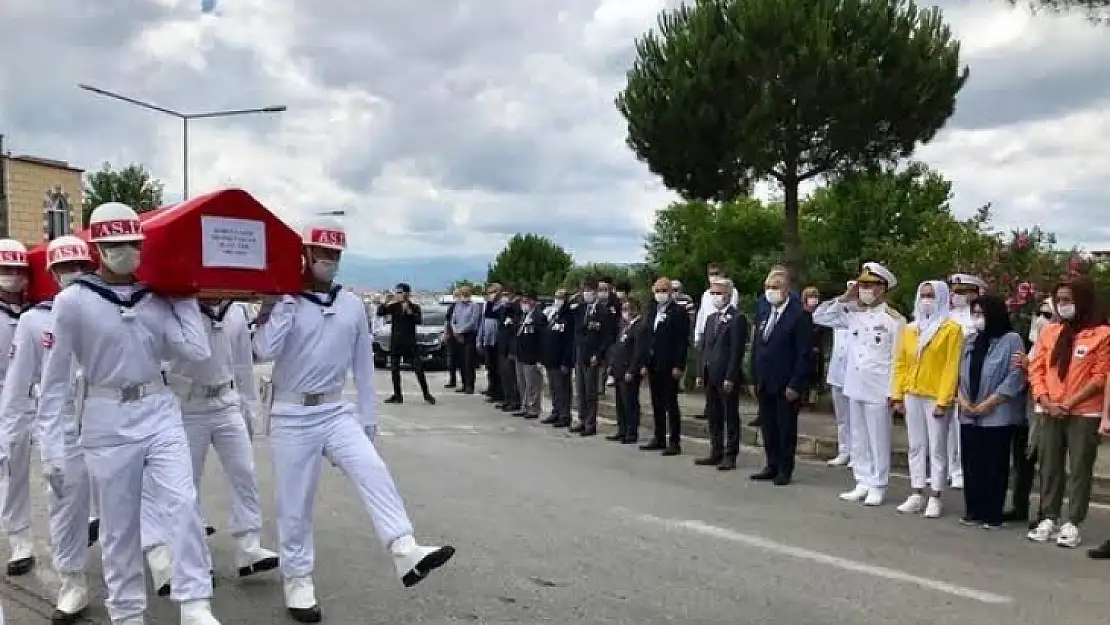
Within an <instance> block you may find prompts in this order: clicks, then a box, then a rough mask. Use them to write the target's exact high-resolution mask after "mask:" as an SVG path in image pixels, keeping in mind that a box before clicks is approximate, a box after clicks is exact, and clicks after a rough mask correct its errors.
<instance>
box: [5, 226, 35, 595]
mask: <svg viewBox="0 0 1110 625" xmlns="http://www.w3.org/2000/svg"><path fill="white" fill-rule="evenodd" d="M26 290H27V248H25V247H23V244H22V243H20V242H19V241H15V240H13V239H0V350H3V352H2V353H0V355H6V354H9V353H10V352H11V345H12V338H13V337H14V336H15V328H16V325H17V324H18V323H19V318H20V316H21V315H22V314H23V311H24V304H25V301H24V293H25V291H26ZM10 361H11V359H10V358H3V357H0V380H3V379H4V378H5V376H6V374H7V371H8V367H9V364H8V363H9V362H10ZM30 390H31V389H30V386H26V387H24V388H21V389H18V392H16V391H17V389H12V391H13V393H14V394H13V396H12V402H11V403H10V404H9V405H8V406H7V407H6V409H5V410H4V412H2V413H0V443H2V444H3V445H4V448H3V449H0V462H4V463H6V465H7V467H6V468H4V467H0V469H3V471H2V472H0V480H3V483H2V485H0V491H2V493H0V519H2V520H3V523H4V529H5V530H6V531H7V533H8V544H9V545H11V548H12V553H11V557H10V558H9V559H8V568H7V570H8V575H26V574H27V573H28V572H30V570H31V568H32V567H33V566H34V563H35V541H34V539H33V538H32V536H31V421H32V420H33V418H34V409H35V407H34V400H33V398H32V397H31V392H30Z"/></svg>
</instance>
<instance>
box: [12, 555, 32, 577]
mask: <svg viewBox="0 0 1110 625" xmlns="http://www.w3.org/2000/svg"><path fill="white" fill-rule="evenodd" d="M34 567H35V556H31V557H29V558H21V559H19V560H12V561H10V562H8V575H10V576H12V577H18V576H20V575H26V574H28V573H30V572H31V569H33V568H34Z"/></svg>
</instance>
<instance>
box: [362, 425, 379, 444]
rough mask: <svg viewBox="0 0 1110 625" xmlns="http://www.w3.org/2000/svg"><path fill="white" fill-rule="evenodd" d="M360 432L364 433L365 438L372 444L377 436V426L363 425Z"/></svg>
mask: <svg viewBox="0 0 1110 625" xmlns="http://www.w3.org/2000/svg"><path fill="white" fill-rule="evenodd" d="M362 431H363V432H366V438H368V439H370V442H371V443H373V442H374V439H375V438H377V436H378V424H376V423H374V424H371V425H364V426H362Z"/></svg>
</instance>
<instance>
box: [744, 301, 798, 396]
mask: <svg viewBox="0 0 1110 625" xmlns="http://www.w3.org/2000/svg"><path fill="white" fill-rule="evenodd" d="M770 316H771V308H770V307H769V306H768V307H767V308H766V309H764V311H763V312H762V313H760V315H759V317H758V319H757V320H756V324H755V328H754V329H753V330H752V332H753V336H752V380H753V381H754V383H755V385H756V387H757V388H759V389H760V390H763V391H767V392H770V393H779V392H782V391H785V390H786V389H787V388H791V389H794V391H795V392H797V393H798V394H800V395H804V394H805V391H806V389H807V388H808V387H809V385H810V384H811V383H812V382H813V380H812V379H810V376H811V375H812V372H813V368H812V366H811V365H810V358H811V357H812V354H813V350H812V342H811V338H810V334H811V333H812V331H813V318H812V316H810V314H809V313H808V312H806V311H805V309H804V308H802V303H801V302H800V301H798V300H797V299H794V298H791V299H790V300H789V302H788V303H787V305H786V308H785V309H783V312H782V316H781V317H780V318H779V320H778V321H776V322H775V326H774V329H772V330H771V335H770V336H769V337H767V339H766V340H764V339H763V329H764V327H765V326H766V324H767V322H768V321H769V319H770Z"/></svg>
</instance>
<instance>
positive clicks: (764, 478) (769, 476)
mask: <svg viewBox="0 0 1110 625" xmlns="http://www.w3.org/2000/svg"><path fill="white" fill-rule="evenodd" d="M776 477H778V472H777V471H775V470H774V469H771V468H766V469H763V470H762V471H760V472H759V473H756V474H754V475H752V479H753V480H755V481H756V482H770V481H771V480H773V479H775V478H776Z"/></svg>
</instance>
